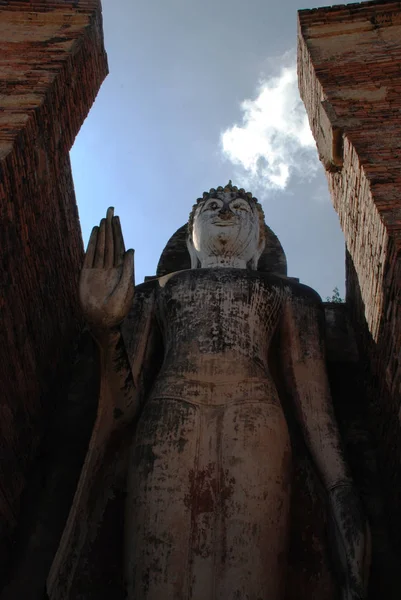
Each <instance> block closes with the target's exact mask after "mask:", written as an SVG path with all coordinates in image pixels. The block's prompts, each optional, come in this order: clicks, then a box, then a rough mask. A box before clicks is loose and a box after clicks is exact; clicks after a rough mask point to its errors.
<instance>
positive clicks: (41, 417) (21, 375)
mask: <svg viewBox="0 0 401 600" xmlns="http://www.w3.org/2000/svg"><path fill="white" fill-rule="evenodd" d="M106 73H107V60H106V55H105V51H104V47H103V34H102V21H101V8H100V2H99V1H98V0H79V1H73V0H71V1H68V0H66V1H64V0H59V1H57V0H53V1H52V2H46V1H42V2H39V1H35V0H32V1H30V2H29V1H22V0H17V1H15V0H10V1H7V0H6V1H4V0H3V1H2V2H0V222H1V233H0V236H1V257H0V261H1V263H0V264H1V266H0V286H1V294H0V310H1V328H0V382H1V395H2V398H1V407H0V445H1V446H0V449H1V460H0V558H1V554H2V546H1V542H2V541H3V542H4V540H5V539H6V538H7V535H9V533H10V530H11V529H12V528H13V526H14V525H15V524H16V522H17V519H18V507H19V498H20V495H21V493H22V491H23V489H24V486H25V483H26V476H27V471H28V467H29V465H30V463H31V461H32V458H33V457H34V455H35V452H36V450H37V448H38V444H39V441H40V437H41V433H42V430H43V427H44V424H45V421H46V418H47V417H48V416H49V414H50V413H51V410H52V409H53V408H54V407H55V405H56V404H57V402H58V401H59V400H60V398H61V397H62V393H63V390H62V388H63V380H64V378H65V376H66V373H67V371H68V364H69V357H70V355H71V350H72V344H73V342H74V340H75V339H76V336H77V333H78V331H79V328H80V317H79V313H78V311H77V298H76V287H77V278H78V273H79V268H80V265H81V261H82V256H83V247H82V238H81V230H80V225H79V218H78V210H77V206H76V202H75V195H74V187H73V182H72V176H71V167H70V162H69V149H70V148H71V145H72V143H73V141H74V138H75V136H76V135H77V133H78V130H79V128H80V126H81V124H82V122H83V120H84V119H85V117H86V115H87V113H88V111H89V109H90V107H91V105H92V103H93V101H94V99H95V96H96V94H97V92H98V90H99V87H100V85H101V82H102V81H103V79H104V77H105V75H106Z"/></svg>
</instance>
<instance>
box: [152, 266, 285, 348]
mask: <svg viewBox="0 0 401 600" xmlns="http://www.w3.org/2000/svg"><path fill="white" fill-rule="evenodd" d="M162 283H163V282H162ZM286 294H287V291H286V289H285V287H284V286H280V285H277V284H276V283H275V282H272V281H269V280H266V278H264V277H263V276H261V275H259V274H258V273H253V272H249V271H245V270H240V269H197V270H191V271H182V272H180V273H177V274H175V275H173V276H172V277H171V278H170V279H168V280H167V281H166V282H165V284H164V286H163V287H160V290H159V294H158V303H157V313H158V318H159V321H160V324H161V329H162V331H163V332H164V336H165V340H166V342H167V343H169V342H170V343H172V342H173V341H174V342H175V343H177V342H178V341H181V342H182V343H185V342H190V341H194V340H196V343H197V345H198V346H199V349H200V350H201V351H202V349H203V351H204V352H217V351H221V350H222V349H223V348H225V349H230V348H231V349H234V348H236V347H237V348H239V347H240V346H245V347H249V348H250V347H252V346H255V344H256V345H257V346H260V344H262V345H265V343H268V341H269V340H270V338H271V335H272V333H273V332H274V330H275V328H276V326H277V323H278V321H279V319H280V316H281V313H282V309H283V305H284V301H285V298H286Z"/></svg>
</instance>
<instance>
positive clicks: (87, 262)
mask: <svg viewBox="0 0 401 600" xmlns="http://www.w3.org/2000/svg"><path fill="white" fill-rule="evenodd" d="M98 231H99V227H98V226H97V225H96V226H95V227H94V228H93V229H92V233H91V235H90V238H89V242H88V247H87V249H86V254H85V259H84V269H91V268H92V267H93V259H94V258H95V252H96V242H97V235H98Z"/></svg>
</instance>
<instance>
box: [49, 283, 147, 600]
mask: <svg viewBox="0 0 401 600" xmlns="http://www.w3.org/2000/svg"><path fill="white" fill-rule="evenodd" d="M153 309H154V288H153V289H152V287H151V286H148V291H146V289H145V291H144V292H143V291H142V292H138V293H136V294H135V297H134V303H133V306H132V309H131V310H130V312H129V315H128V317H127V318H126V319H125V321H124V323H123V324H122V326H120V327H118V328H115V329H113V330H111V331H109V332H107V334H103V335H96V334H95V336H94V337H95V339H96V341H97V343H98V345H99V353H100V363H101V376H100V391H99V405H98V414H97V418H96V422H95V426H94V429H93V432H92V436H91V440H90V443H89V447H88V452H87V455H86V458H85V462H84V465H83V468H82V471H81V475H80V478H79V482H78V486H77V490H76V493H75V496H74V501H73V504H72V507H71V510H70V513H69V516H68V520H67V523H66V526H65V528H64V532H63V535H62V537H61V541H60V545H59V548H58V551H57V553H56V556H55V559H54V561H53V564H52V568H51V570H50V573H49V577H48V581H47V589H48V594H49V598H50V599H51V600H62V599H64V598H67V597H69V596H68V593H69V590H70V589H71V586H73V582H74V573H75V568H76V567H77V565H78V564H79V562H80V560H81V556H82V555H85V553H86V552H87V549H86V548H87V545H88V540H90V543H92V542H93V541H94V538H95V537H96V535H98V531H100V529H101V523H102V520H103V515H104V514H105V512H106V509H107V505H108V502H109V501H110V499H112V498H113V496H114V495H115V490H114V488H115V485H116V483H115V481H116V479H115V478H116V477H118V476H119V475H116V473H117V472H120V473H122V472H123V471H124V465H123V462H124V459H123V458H122V456H123V454H124V451H123V450H122V449H121V448H122V444H121V440H123V438H125V437H130V436H132V431H131V427H130V426H131V425H132V423H133V421H135V417H136V415H137V413H138V410H139V408H140V405H141V402H142V399H143V396H144V393H146V389H144V388H145V386H144V383H145V382H144V379H148V378H149V370H150V371H152V368H153V367H154V365H155V359H154V355H155V353H157V350H158V349H157V348H156V347H155V345H156V344H157V341H158V340H156V339H155V322H154V313H153ZM151 375H152V373H150V376H151ZM122 477H123V478H124V474H123V476H122Z"/></svg>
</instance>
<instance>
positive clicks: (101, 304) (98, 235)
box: [79, 208, 134, 337]
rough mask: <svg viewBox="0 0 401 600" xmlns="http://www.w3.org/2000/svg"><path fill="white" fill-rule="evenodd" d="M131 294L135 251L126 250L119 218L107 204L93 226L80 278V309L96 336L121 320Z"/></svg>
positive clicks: (125, 314)
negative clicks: (98, 222) (104, 210)
mask: <svg viewBox="0 0 401 600" xmlns="http://www.w3.org/2000/svg"><path fill="white" fill-rule="evenodd" d="M133 297H134V251H133V250H128V251H127V252H125V246H124V239H123V234H122V231H121V225H120V220H119V218H118V217H115V216H114V208H109V209H108V210H107V216H106V219H102V220H101V221H100V225H99V227H94V228H93V230H92V233H91V236H90V239H89V243H88V248H87V251H86V255H85V261H84V265H83V268H82V271H81V277H80V281H79V299H80V302H81V307H82V311H83V313H84V316H85V318H86V320H87V321H88V323H89V325H90V326H91V328H92V330H93V333H94V334H95V337H96V333H98V334H100V335H101V334H102V333H106V332H107V331H108V330H110V329H112V328H113V327H116V326H117V325H118V324H119V323H121V322H122V321H123V320H124V318H125V317H126V316H127V314H128V311H129V309H130V307H131V304H132V300H133Z"/></svg>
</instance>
